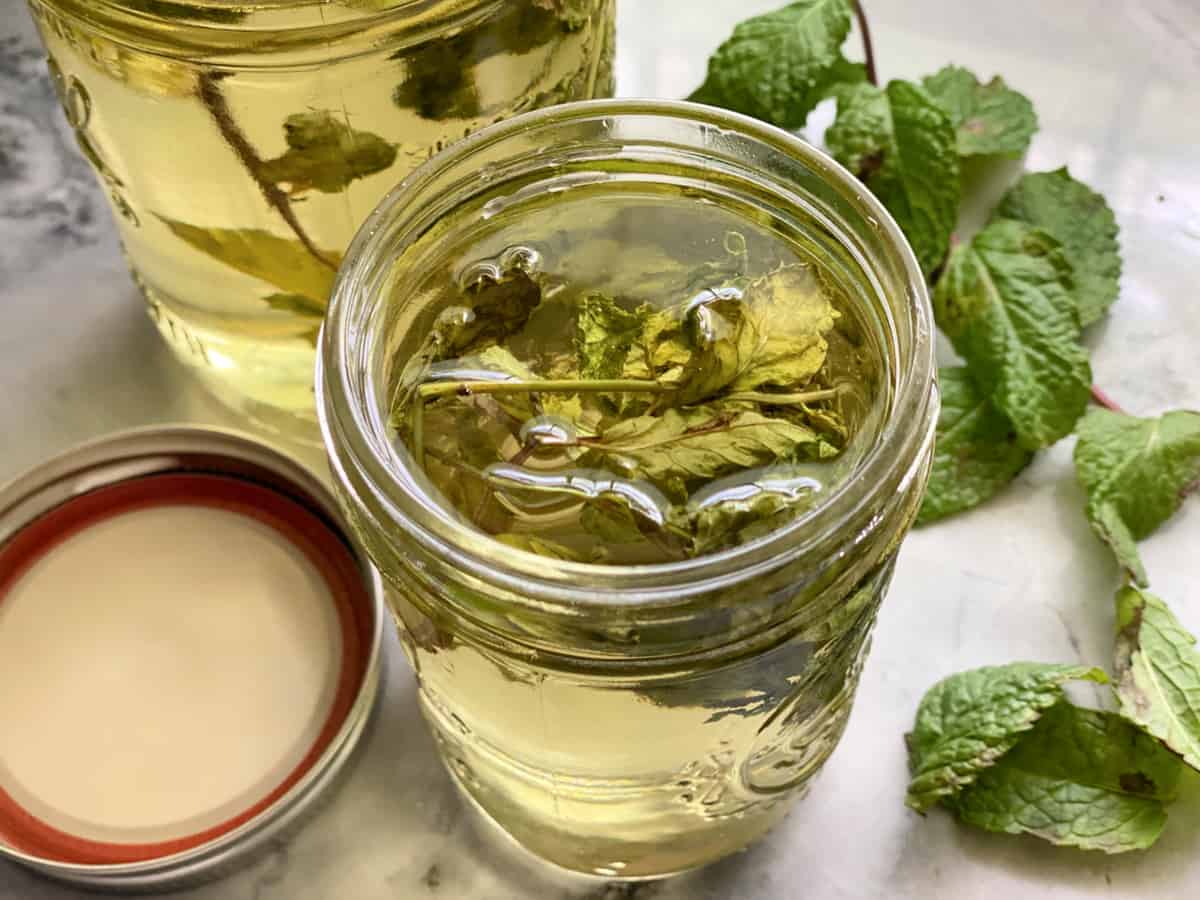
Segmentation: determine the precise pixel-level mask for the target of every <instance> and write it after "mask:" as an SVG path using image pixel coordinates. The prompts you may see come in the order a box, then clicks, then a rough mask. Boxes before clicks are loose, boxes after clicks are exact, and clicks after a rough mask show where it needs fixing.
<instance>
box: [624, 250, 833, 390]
mask: <svg viewBox="0 0 1200 900" xmlns="http://www.w3.org/2000/svg"><path fill="white" fill-rule="evenodd" d="M706 294H707V296H706V297H703V298H697V299H693V300H692V301H691V302H690V304H689V305H688V307H687V311H686V313H685V314H684V318H683V323H682V327H681V328H678V327H677V326H675V325H674V323H673V322H672V321H671V320H670V319H669V318H668V319H665V320H664V319H663V318H661V316H662V314H656V315H654V316H651V317H650V319H649V320H648V321H647V324H646V328H647V329H648V331H647V332H645V333H644V338H645V340H646V345H647V346H648V347H653V348H654V349H653V351H652V353H651V369H652V371H653V372H654V373H655V374H656V375H657V376H658V377H663V367H664V366H665V367H666V369H667V370H668V371H669V370H671V368H672V367H674V366H676V365H679V364H680V363H682V365H681V367H680V368H679V369H678V370H677V372H676V373H675V377H672V378H670V379H668V380H670V381H671V382H672V383H674V384H675V385H676V387H677V390H678V399H679V402H681V403H685V404H687V403H696V402H699V401H701V400H705V399H708V398H711V397H713V396H714V395H716V394H719V393H721V392H722V391H726V390H729V391H756V390H758V389H759V388H762V387H766V386H772V387H780V388H784V387H800V386H802V385H803V384H804V383H805V382H807V381H809V380H810V379H811V378H812V377H813V376H814V375H816V374H817V372H819V371H820V370H821V366H822V365H823V364H824V362H825V354H826V351H827V350H828V348H829V345H828V342H827V341H826V340H825V333H826V332H828V331H829V330H830V329H831V328H833V324H834V321H835V320H836V319H837V317H838V313H837V311H836V310H835V309H834V308H833V305H832V303H831V302H830V300H829V296H828V294H827V292H826V291H825V289H824V288H823V286H822V285H821V283H820V280H819V279H818V278H817V276H816V275H815V274H814V273H813V272H812V270H811V269H809V268H808V267H807V266H799V265H794V266H781V267H779V268H778V269H776V270H775V271H773V272H771V273H769V274H767V275H764V276H762V277H761V278H757V279H755V280H754V281H752V282H750V283H749V284H747V285H745V286H744V287H742V286H732V285H731V286H727V287H722V288H714V289H710V290H708V291H707V292H706Z"/></svg>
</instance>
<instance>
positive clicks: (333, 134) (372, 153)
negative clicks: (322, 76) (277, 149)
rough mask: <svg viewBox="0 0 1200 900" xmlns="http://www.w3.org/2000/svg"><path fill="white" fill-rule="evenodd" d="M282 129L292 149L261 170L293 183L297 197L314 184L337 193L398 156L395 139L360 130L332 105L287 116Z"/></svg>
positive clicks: (267, 176)
mask: <svg viewBox="0 0 1200 900" xmlns="http://www.w3.org/2000/svg"><path fill="white" fill-rule="evenodd" d="M283 133H284V138H285V139H286V140H287V145H288V150H287V152H286V153H284V154H283V155H282V156H277V157H276V158H275V159H268V160H264V161H263V163H262V167H261V169H260V174H261V175H262V177H263V178H265V179H266V180H267V181H271V182H274V183H276V184H281V183H282V184H287V185H289V186H290V188H291V193H292V195H293V196H294V195H296V194H300V193H303V192H304V191H308V190H314V189H315V190H318V191H321V192H322V193H324V194H335V193H337V192H338V191H342V190H345V189H346V186H347V185H349V184H350V182H352V181H354V180H355V179H356V178H365V177H367V176H368V175H374V174H375V173H376V172H382V171H383V170H384V169H386V168H388V166H390V165H391V164H392V163H394V162H395V161H396V145H395V144H390V143H388V142H387V141H385V140H384V139H383V138H381V137H379V135H377V134H372V133H371V132H369V131H356V130H355V129H353V128H351V127H350V126H349V125H347V124H346V123H345V122H344V121H342V120H341V119H338V118H335V117H334V115H333V114H332V113H331V112H329V111H328V110H315V111H313V112H306V113H296V114H295V115H292V116H288V117H287V121H286V122H284V125H283Z"/></svg>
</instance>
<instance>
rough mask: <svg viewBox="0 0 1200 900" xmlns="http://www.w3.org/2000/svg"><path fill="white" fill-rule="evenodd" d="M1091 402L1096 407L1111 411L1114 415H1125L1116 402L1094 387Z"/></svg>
mask: <svg viewBox="0 0 1200 900" xmlns="http://www.w3.org/2000/svg"><path fill="white" fill-rule="evenodd" d="M1092 402H1093V403H1095V404H1096V405H1097V406H1103V407H1104V408H1105V409H1109V410H1112V411H1113V412H1115V413H1121V415H1124V414H1125V410H1123V409H1121V407H1120V406H1119V405H1117V402H1116V401H1115V400H1113V398H1112V397H1110V396H1108V394H1106V393H1104V391H1102V390H1100V388H1098V387H1097V386H1096V385H1094V384H1093V385H1092Z"/></svg>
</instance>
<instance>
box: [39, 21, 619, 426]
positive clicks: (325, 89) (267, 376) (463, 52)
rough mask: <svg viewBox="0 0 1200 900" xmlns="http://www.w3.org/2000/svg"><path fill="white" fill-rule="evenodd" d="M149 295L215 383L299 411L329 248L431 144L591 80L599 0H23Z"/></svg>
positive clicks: (608, 83) (174, 340) (246, 404)
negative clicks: (27, 1)
mask: <svg viewBox="0 0 1200 900" xmlns="http://www.w3.org/2000/svg"><path fill="white" fill-rule="evenodd" d="M29 6H30V9H31V10H32V12H33V15H34V18H35V20H36V21H37V24H38V27H39V29H40V31H41V34H42V39H43V41H44V43H45V45H46V49H47V51H48V53H49V56H50V68H51V73H52V74H53V76H54V80H55V83H56V85H57V88H58V91H59V96H60V99H61V101H62V105H63V108H64V110H65V112H66V116H67V119H68V121H69V123H70V125H71V127H72V128H73V129H74V131H75V134H76V136H77V137H78V141H79V146H80V148H81V149H82V151H83V153H84V155H85V156H86V157H87V158H88V160H89V161H90V162H91V164H92V166H93V167H94V168H95V170H96V173H97V176H98V178H99V180H100V181H101V183H102V185H103V187H104V189H105V191H106V192H107V194H108V196H109V199H110V201H111V204H112V208H113V211H114V214H115V218H116V222H117V225H118V227H119V229H120V234H121V239H122V243H123V245H124V248H125V253H126V256H127V258H128V260H129V264H130V267H131V269H132V270H133V274H134V277H135V279H136V280H137V282H138V284H139V286H140V287H141V289H142V292H143V293H144V295H145V297H146V301H147V303H148V304H149V310H150V314H151V316H152V317H153V319H154V321H155V322H156V323H157V324H158V327H159V330H160V331H161V332H162V334H163V336H164V337H165V338H166V340H167V342H168V344H170V346H171V348H172V349H173V350H174V351H175V353H176V354H177V355H178V356H179V357H180V358H181V359H183V360H184V361H185V362H186V363H187V364H189V365H190V366H191V367H193V368H194V369H195V370H196V371H197V372H199V373H200V374H201V375H202V376H203V377H204V379H205V380H206V381H207V382H208V383H209V384H210V385H211V386H212V387H213V388H214V389H215V390H216V392H217V394H218V396H220V397H222V399H224V400H226V402H228V403H230V404H232V405H234V406H235V407H237V408H241V409H242V410H244V411H246V412H248V413H250V414H251V415H255V416H256V417H257V418H259V419H260V420H266V421H268V422H269V421H272V420H274V419H276V417H277V416H278V414H279V413H278V411H282V413H283V421H284V422H288V421H290V417H291V415H299V416H300V417H301V418H308V419H309V420H311V419H312V416H313V393H312V367H313V353H314V345H315V343H316V335H317V331H318V329H319V327H320V324H321V319H322V316H323V315H324V311H325V306H326V304H327V301H328V296H329V290H330V287H331V286H332V284H333V279H334V275H335V273H336V271H337V267H338V264H339V263H340V261H341V258H342V254H343V253H344V252H345V249H346V245H347V244H348V243H349V242H350V238H351V237H352V236H353V234H354V232H355V230H356V229H357V228H358V226H359V225H360V224H361V222H362V220H363V219H364V218H365V217H366V215H367V214H368V213H369V212H370V211H371V210H372V209H373V208H374V207H375V206H376V204H377V203H378V202H379V200H380V198H381V197H382V196H383V195H384V193H386V191H388V190H389V189H390V188H391V187H392V186H394V185H395V184H396V182H397V181H399V180H400V179H401V178H402V177H403V176H404V175H406V174H407V173H408V172H409V171H410V170H411V169H413V168H414V167H416V166H417V165H418V164H420V163H422V162H424V161H425V160H427V159H428V158H429V157H430V156H432V155H433V154H434V153H435V152H437V151H438V150H440V149H442V147H444V146H445V145H447V144H449V143H450V142H452V141H455V140H458V139H459V138H462V137H463V136H464V135H466V134H470V133H471V132H472V131H475V130H476V129H478V128H480V127H482V126H484V125H486V124H489V123H492V122H495V121H498V120H500V119H503V118H506V117H508V116H511V115H514V114H516V113H518V112H520V111H522V110H525V109H531V108H533V107H539V106H547V105H550V104H554V103H560V102H563V101H567V100H581V99H587V98H591V97H599V96H611V93H612V52H613V29H614V21H615V0H256V2H253V3H240V2H229V0H29Z"/></svg>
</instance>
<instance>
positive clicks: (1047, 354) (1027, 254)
mask: <svg viewBox="0 0 1200 900" xmlns="http://www.w3.org/2000/svg"><path fill="white" fill-rule="evenodd" d="M1071 289H1072V280H1071V274H1070V266H1069V265H1068V264H1067V262H1066V260H1065V259H1064V258H1063V255H1062V252H1061V250H1060V248H1059V244H1058V241H1056V240H1054V238H1052V237H1051V236H1050V235H1048V234H1046V233H1045V232H1043V231H1039V230H1037V229H1035V228H1033V227H1031V226H1029V225H1026V224H1025V223H1023V222H1016V221H1013V220H1010V219H999V220H996V221H993V222H992V223H991V224H989V225H988V226H987V227H986V228H985V229H983V231H981V232H979V234H978V235H976V236H975V239H974V240H973V241H972V242H971V243H970V244H966V245H963V246H960V247H958V248H956V249H955V250H954V252H953V253H951V254H950V259H949V261H948V262H947V264H946V270H945V272H944V273H943V274H942V276H941V278H939V279H938V282H937V285H936V287H935V289H934V313H935V316H936V318H937V323H938V325H939V326H940V327H941V329H942V330H943V331H944V332H945V333H946V336H947V337H949V338H950V340H951V342H952V343H953V344H954V349H955V350H957V351H958V353H959V354H960V355H961V356H962V357H963V359H965V360H966V362H967V365H968V366H969V368H970V371H971V374H972V376H973V377H974V378H975V380H976V381H977V382H978V383H979V384H980V386H981V387H982V388H983V389H984V390H985V391H986V392H987V393H988V394H989V395H990V397H991V399H992V402H993V403H994V404H995V405H996V407H997V409H999V410H1000V411H1001V412H1002V413H1004V414H1005V415H1006V416H1008V418H1009V420H1010V421H1011V422H1012V423H1013V427H1014V428H1015V429H1016V432H1017V438H1018V441H1019V443H1020V444H1021V446H1023V447H1026V448H1027V449H1030V450H1036V449H1038V448H1040V447H1047V446H1049V445H1050V444H1053V443H1054V442H1055V441H1057V440H1058V439H1059V438H1061V437H1063V436H1065V435H1067V434H1069V433H1070V431H1071V429H1072V428H1073V427H1074V425H1075V422H1076V420H1077V419H1078V418H1079V417H1080V415H1082V414H1083V411H1084V409H1085V408H1086V406H1087V402H1088V396H1089V391H1090V387H1091V382H1092V373H1091V367H1090V366H1089V364H1088V356H1087V351H1086V350H1084V348H1083V347H1082V346H1081V345H1080V343H1079V331H1080V327H1079V311H1078V308H1077V306H1076V303H1075V298H1074V295H1073V294H1072V292H1071Z"/></svg>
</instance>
